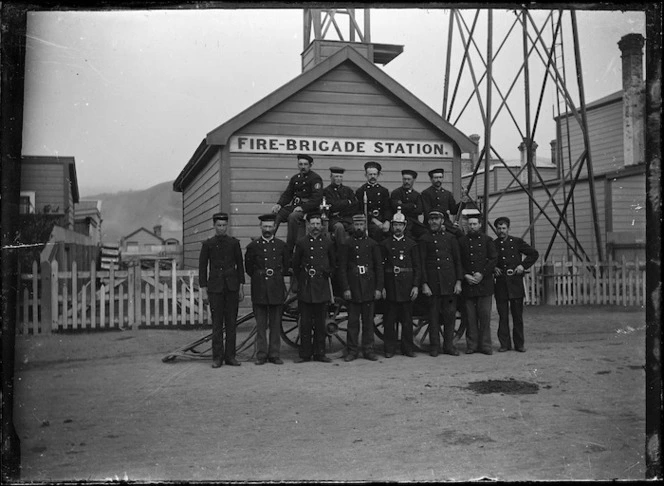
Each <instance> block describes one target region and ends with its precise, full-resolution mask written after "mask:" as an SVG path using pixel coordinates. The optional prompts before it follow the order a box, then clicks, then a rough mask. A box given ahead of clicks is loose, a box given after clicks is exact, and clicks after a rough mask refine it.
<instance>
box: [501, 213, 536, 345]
mask: <svg viewBox="0 0 664 486" xmlns="http://www.w3.org/2000/svg"><path fill="white" fill-rule="evenodd" d="M494 227H495V228H496V232H497V233H498V237H497V238H496V239H495V240H494V244H495V245H496V250H497V252H498V263H497V264H496V268H495V269H494V270H493V272H494V275H495V284H496V287H495V298H496V307H497V309H498V316H499V320H498V341H500V349H498V351H500V352H504V351H508V350H510V349H512V339H510V324H509V320H510V318H509V313H510V311H511V313H512V336H513V340H514V349H516V350H517V351H520V352H522V353H523V352H524V351H525V350H526V349H525V348H524V347H523V346H524V333H523V298H524V297H525V291H524V288H523V275H524V272H525V271H526V270H528V269H529V268H530V267H532V266H533V265H534V264H535V262H536V261H537V259H538V258H539V252H538V251H537V250H536V249H535V248H533V247H532V246H530V245H529V244H528V243H526V242H525V241H523V240H522V239H521V238H517V237H516V236H510V234H509V232H510V219H509V218H507V217H504V216H503V217H500V218H497V219H496V221H495V222H494Z"/></svg>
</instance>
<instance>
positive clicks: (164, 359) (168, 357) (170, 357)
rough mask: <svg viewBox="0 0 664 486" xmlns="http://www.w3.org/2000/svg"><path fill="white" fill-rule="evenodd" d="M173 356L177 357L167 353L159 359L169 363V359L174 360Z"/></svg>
mask: <svg viewBox="0 0 664 486" xmlns="http://www.w3.org/2000/svg"><path fill="white" fill-rule="evenodd" d="M175 358H177V356H175V355H174V354H169V355H166V356H164V357H163V358H161V361H162V363H170V362H171V361H175Z"/></svg>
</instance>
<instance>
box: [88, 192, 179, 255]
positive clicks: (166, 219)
mask: <svg viewBox="0 0 664 486" xmlns="http://www.w3.org/2000/svg"><path fill="white" fill-rule="evenodd" d="M81 199H82V200H86V201H89V200H99V201H101V202H102V203H101V217H102V220H103V221H102V226H101V228H102V241H104V242H109V243H111V242H118V241H119V240H120V238H122V237H123V236H126V235H128V234H130V233H133V232H134V231H136V230H137V229H139V228H141V227H144V228H145V229H147V230H148V231H152V230H153V228H154V227H155V226H156V225H159V224H160V225H161V237H162V238H176V239H177V240H178V241H179V242H180V243H182V193H181V192H175V191H173V181H171V182H162V183H161V184H157V185H156V186H152V187H150V188H148V189H144V190H140V191H122V192H116V193H112V194H109V193H104V194H96V195H93V196H86V197H83V198H81Z"/></svg>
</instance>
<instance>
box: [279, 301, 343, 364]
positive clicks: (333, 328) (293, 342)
mask: <svg viewBox="0 0 664 486" xmlns="http://www.w3.org/2000/svg"><path fill="white" fill-rule="evenodd" d="M299 318H300V315H299V312H298V311H297V299H296V297H292V298H291V299H288V300H287V301H286V302H285V303H284V310H283V313H282V317H281V337H282V339H283V340H284V341H285V342H286V344H288V345H289V346H291V347H293V348H298V347H299V346H300V328H299ZM325 332H326V335H327V336H326V337H327V339H326V352H329V353H333V352H337V351H341V350H342V349H343V348H345V347H346V335H347V333H348V312H347V311H346V303H345V302H344V301H343V299H339V298H337V297H335V299H334V304H330V305H329V306H328V312H327V317H326V319H325Z"/></svg>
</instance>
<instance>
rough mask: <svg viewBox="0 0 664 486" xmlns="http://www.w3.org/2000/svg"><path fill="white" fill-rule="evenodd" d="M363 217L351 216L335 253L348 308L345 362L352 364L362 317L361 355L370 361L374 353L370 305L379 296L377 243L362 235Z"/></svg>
mask: <svg viewBox="0 0 664 486" xmlns="http://www.w3.org/2000/svg"><path fill="white" fill-rule="evenodd" d="M366 222H367V219H366V217H365V216H364V214H356V215H354V216H353V231H352V233H351V236H350V237H349V238H348V239H347V240H346V243H345V244H343V245H341V247H340V251H339V280H340V286H341V290H342V292H343V297H344V300H345V301H346V303H347V306H348V334H347V340H346V357H345V358H344V360H345V361H353V360H354V359H356V358H357V357H358V354H359V351H360V345H359V337H360V317H361V318H362V345H361V350H362V355H363V356H364V358H366V359H368V360H370V361H376V360H377V359H378V357H377V356H376V353H375V351H374V302H375V301H376V300H379V299H380V298H381V296H382V290H383V266H382V255H381V251H380V247H379V246H378V243H376V242H375V241H374V240H373V239H371V238H369V237H368V236H367V235H366Z"/></svg>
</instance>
